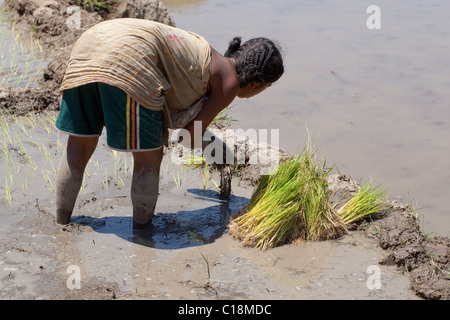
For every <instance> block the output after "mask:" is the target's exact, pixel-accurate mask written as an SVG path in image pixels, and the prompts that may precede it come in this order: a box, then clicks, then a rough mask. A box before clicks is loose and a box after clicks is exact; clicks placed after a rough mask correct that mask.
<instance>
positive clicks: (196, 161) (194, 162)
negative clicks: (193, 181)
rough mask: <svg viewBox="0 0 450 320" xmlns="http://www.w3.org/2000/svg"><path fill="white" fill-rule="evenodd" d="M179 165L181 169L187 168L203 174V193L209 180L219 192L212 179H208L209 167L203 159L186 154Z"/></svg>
mask: <svg viewBox="0 0 450 320" xmlns="http://www.w3.org/2000/svg"><path fill="white" fill-rule="evenodd" d="M181 163H182V166H183V167H185V168H189V171H192V170H200V171H201V172H203V177H204V179H203V191H205V190H206V187H207V185H208V181H209V180H211V181H212V182H213V183H214V185H215V186H216V188H217V189H218V190H220V188H219V186H218V185H217V183H216V182H215V181H214V179H212V178H210V175H209V166H208V164H207V163H206V159H205V158H204V157H200V156H196V155H194V154H188V155H185V156H184V157H183V158H182V160H181Z"/></svg>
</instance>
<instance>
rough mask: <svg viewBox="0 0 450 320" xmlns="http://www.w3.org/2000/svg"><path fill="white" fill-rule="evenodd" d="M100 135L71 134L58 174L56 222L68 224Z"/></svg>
mask: <svg viewBox="0 0 450 320" xmlns="http://www.w3.org/2000/svg"><path fill="white" fill-rule="evenodd" d="M97 142H98V137H89V138H85V137H75V136H69V139H68V141H67V148H66V149H65V150H64V152H63V155H62V157H61V160H60V161H59V165H58V170H57V174H56V223H58V224H68V223H69V222H70V217H71V216H72V211H73V208H74V206H75V201H76V199H77V196H78V192H79V191H80V187H81V183H82V181H83V174H84V169H85V168H86V165H87V163H88V161H89V159H90V158H91V156H92V154H93V153H94V150H95V148H96V146H97Z"/></svg>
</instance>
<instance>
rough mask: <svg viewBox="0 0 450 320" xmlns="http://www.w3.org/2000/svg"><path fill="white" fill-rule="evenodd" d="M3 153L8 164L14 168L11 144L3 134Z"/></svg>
mask: <svg viewBox="0 0 450 320" xmlns="http://www.w3.org/2000/svg"><path fill="white" fill-rule="evenodd" d="M2 138H3V139H2V144H3V153H4V154H5V159H6V163H7V164H8V166H9V167H13V166H14V164H13V162H12V160H11V154H10V152H9V144H8V141H7V138H6V137H5V136H4V135H3V134H2Z"/></svg>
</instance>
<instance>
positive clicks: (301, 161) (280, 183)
mask: <svg viewBox="0 0 450 320" xmlns="http://www.w3.org/2000/svg"><path fill="white" fill-rule="evenodd" d="M331 170H332V168H327V167H326V161H325V158H324V159H323V160H322V161H321V162H318V161H317V160H316V153H315V151H314V149H313V148H312V147H311V146H310V145H309V144H308V145H307V146H306V147H305V149H304V150H303V151H302V153H301V154H300V155H299V156H298V157H297V158H291V159H289V160H287V161H285V162H284V163H282V164H281V165H280V166H279V167H278V169H277V171H276V172H275V173H274V174H273V175H269V176H262V177H261V179H260V181H259V184H258V186H257V188H256V190H255V191H254V193H253V195H252V197H251V199H250V201H249V203H248V204H247V206H246V207H245V208H244V209H243V210H242V211H241V212H240V213H239V214H238V215H237V216H236V217H234V218H233V219H232V220H231V222H230V224H229V225H228V231H229V234H230V235H231V236H232V237H233V238H235V239H238V240H240V241H242V244H243V245H244V246H251V247H257V248H260V249H263V250H265V249H268V248H272V247H275V246H277V245H280V244H284V243H290V242H295V241H308V240H311V241H318V240H327V239H335V238H338V237H340V236H342V235H344V234H345V233H347V226H348V225H349V224H350V223H353V222H355V221H357V220H359V219H363V218H365V217H368V216H370V215H372V214H375V213H377V212H380V211H381V210H383V209H384V208H385V207H386V205H385V204H384V199H385V198H384V197H385V192H386V190H385V189H383V188H381V187H380V186H377V187H373V184H372V181H371V182H370V183H368V184H366V185H364V186H363V187H361V189H360V190H359V192H358V193H357V194H355V196H353V197H352V198H351V199H350V201H348V202H347V203H345V204H344V205H343V206H342V207H341V208H340V209H339V210H336V209H335V206H332V205H331V202H330V199H331V197H332V196H333V194H330V193H331V192H330V191H329V190H328V188H327V177H328V176H329V174H330V172H331Z"/></svg>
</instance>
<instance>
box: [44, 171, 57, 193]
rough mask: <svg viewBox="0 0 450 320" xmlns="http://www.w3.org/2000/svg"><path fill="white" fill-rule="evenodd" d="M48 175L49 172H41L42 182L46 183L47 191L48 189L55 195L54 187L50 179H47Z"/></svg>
mask: <svg viewBox="0 0 450 320" xmlns="http://www.w3.org/2000/svg"><path fill="white" fill-rule="evenodd" d="M49 173H51V171H48V170H42V176H43V177H44V180H45V182H46V183H47V189H49V190H50V191H52V192H53V193H55V192H56V191H55V187H54V185H53V182H52V179H50V177H49Z"/></svg>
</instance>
